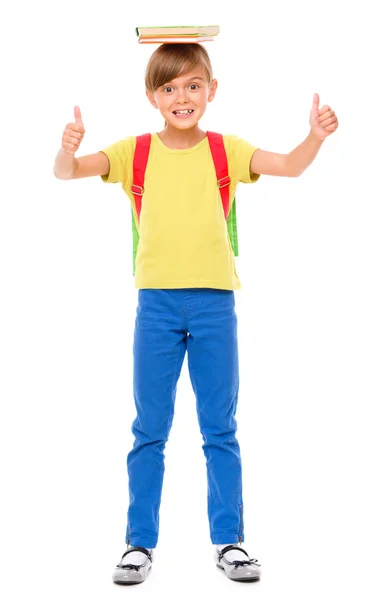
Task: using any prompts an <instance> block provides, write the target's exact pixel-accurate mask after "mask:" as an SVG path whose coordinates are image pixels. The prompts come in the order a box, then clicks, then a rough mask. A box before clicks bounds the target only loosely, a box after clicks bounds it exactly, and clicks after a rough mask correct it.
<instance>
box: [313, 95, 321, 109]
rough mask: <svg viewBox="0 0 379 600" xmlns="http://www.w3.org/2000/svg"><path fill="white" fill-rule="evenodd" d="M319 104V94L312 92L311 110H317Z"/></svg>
mask: <svg viewBox="0 0 379 600" xmlns="http://www.w3.org/2000/svg"><path fill="white" fill-rule="evenodd" d="M319 106H320V96H319V95H318V94H314V96H313V105H312V112H318V110H319Z"/></svg>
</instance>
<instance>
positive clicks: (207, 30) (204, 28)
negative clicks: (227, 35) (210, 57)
mask: <svg viewBox="0 0 379 600" xmlns="http://www.w3.org/2000/svg"><path fill="white" fill-rule="evenodd" d="M218 33H220V26H219V25H169V26H165V27H136V34H137V36H143V35H154V36H157V37H161V36H162V35H178V36H180V35H187V34H196V35H205V36H208V35H217V34H218Z"/></svg>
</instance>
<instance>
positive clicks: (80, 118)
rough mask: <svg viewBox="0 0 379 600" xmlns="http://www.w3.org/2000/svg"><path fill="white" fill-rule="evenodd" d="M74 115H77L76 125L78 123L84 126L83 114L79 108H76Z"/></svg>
mask: <svg viewBox="0 0 379 600" xmlns="http://www.w3.org/2000/svg"><path fill="white" fill-rule="evenodd" d="M74 115H75V123H78V124H79V125H82V126H83V120H82V113H81V111H80V108H79V106H75V108H74Z"/></svg>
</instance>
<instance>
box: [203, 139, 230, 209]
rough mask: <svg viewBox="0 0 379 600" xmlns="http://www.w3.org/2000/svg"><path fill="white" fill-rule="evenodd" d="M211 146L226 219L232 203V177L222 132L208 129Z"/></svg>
mask: <svg viewBox="0 0 379 600" xmlns="http://www.w3.org/2000/svg"><path fill="white" fill-rule="evenodd" d="M207 136H208V141H209V146H210V149H211V154H212V158H213V162H214V166H215V169H216V176H217V185H218V187H219V188H220V194H221V200H222V205H223V207H224V214H225V219H227V218H228V213H229V203H230V197H229V196H230V194H229V186H230V177H229V171H228V158H227V156H226V152H225V146H224V140H223V137H222V135H221V133H215V132H214V131H207Z"/></svg>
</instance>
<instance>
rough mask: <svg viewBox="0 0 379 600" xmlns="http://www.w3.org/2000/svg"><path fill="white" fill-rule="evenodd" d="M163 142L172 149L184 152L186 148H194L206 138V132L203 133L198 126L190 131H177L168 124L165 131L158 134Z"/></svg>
mask: <svg viewBox="0 0 379 600" xmlns="http://www.w3.org/2000/svg"><path fill="white" fill-rule="evenodd" d="M158 135H159V137H160V139H161V140H162V142H163V143H164V144H165V145H166V146H168V147H170V148H175V149H177V150H184V149H186V148H192V146H195V145H196V144H198V143H199V142H201V140H203V139H204V138H205V136H206V133H205V131H202V130H201V129H200V127H199V126H198V125H195V126H194V127H191V128H190V129H177V128H176V127H173V126H172V125H170V124H167V125H166V127H165V128H164V129H163V131H160V132H159V133H158Z"/></svg>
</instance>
